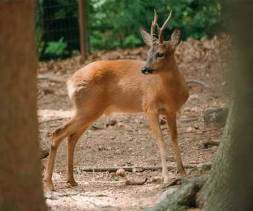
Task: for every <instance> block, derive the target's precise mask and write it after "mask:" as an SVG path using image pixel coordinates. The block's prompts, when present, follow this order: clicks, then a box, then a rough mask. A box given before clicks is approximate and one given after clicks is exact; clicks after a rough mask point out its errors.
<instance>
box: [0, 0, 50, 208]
mask: <svg viewBox="0 0 253 211" xmlns="http://www.w3.org/2000/svg"><path fill="white" fill-rule="evenodd" d="M34 2H35V1H28V0H13V1H8V0H7V1H1V2H0V70H1V71H0V134H1V135H0V143H1V145H0V155H1V157H0V171H1V172H0V210H25V211H27V210H36V211H37V210H43V211H44V210H47V208H46V205H45V202H44V197H43V191H42V185H41V173H40V161H39V147H38V124H37V114H36V111H37V108H36V91H37V90H36V68H37V60H36V51H35V42H34V38H35V36H34V24H35V23H34V19H35V17H34V6H35V4H34Z"/></svg>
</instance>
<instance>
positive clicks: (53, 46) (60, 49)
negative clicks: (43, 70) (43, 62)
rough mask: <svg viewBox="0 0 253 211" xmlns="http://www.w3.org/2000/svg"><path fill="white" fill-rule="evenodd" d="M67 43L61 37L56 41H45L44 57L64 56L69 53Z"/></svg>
mask: <svg viewBox="0 0 253 211" xmlns="http://www.w3.org/2000/svg"><path fill="white" fill-rule="evenodd" d="M67 46H68V45H67V43H66V42H64V40H63V37H62V38H61V39H60V40H58V41H51V42H48V43H47V47H46V49H45V52H44V57H45V58H53V59H54V58H64V57H67V56H68V55H69V52H68V51H67Z"/></svg>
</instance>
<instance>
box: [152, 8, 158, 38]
mask: <svg viewBox="0 0 253 211" xmlns="http://www.w3.org/2000/svg"><path fill="white" fill-rule="evenodd" d="M157 20H158V15H157V13H156V10H154V19H153V21H152V23H151V29H150V35H151V37H152V41H153V42H152V43H154V41H155V27H156V25H157Z"/></svg>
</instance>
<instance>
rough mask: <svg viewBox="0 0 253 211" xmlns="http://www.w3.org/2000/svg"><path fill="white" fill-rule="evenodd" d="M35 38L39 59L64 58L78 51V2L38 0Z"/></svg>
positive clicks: (70, 0)
mask: <svg viewBox="0 0 253 211" xmlns="http://www.w3.org/2000/svg"><path fill="white" fill-rule="evenodd" d="M36 38H37V47H38V52H39V56H40V58H41V59H52V58H59V57H60V58H64V57H67V56H69V55H70V54H71V53H72V52H73V51H75V50H79V39H80V37H79V22H78V1H75V0H38V1H37V10H36Z"/></svg>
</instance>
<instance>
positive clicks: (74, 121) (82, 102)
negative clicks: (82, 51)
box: [44, 13, 189, 190]
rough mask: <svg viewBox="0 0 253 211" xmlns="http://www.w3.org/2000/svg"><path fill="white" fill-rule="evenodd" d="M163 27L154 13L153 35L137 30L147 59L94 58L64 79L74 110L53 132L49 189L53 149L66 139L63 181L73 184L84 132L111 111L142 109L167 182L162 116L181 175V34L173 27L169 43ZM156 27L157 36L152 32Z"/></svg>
mask: <svg viewBox="0 0 253 211" xmlns="http://www.w3.org/2000/svg"><path fill="white" fill-rule="evenodd" d="M170 17H171V13H170V15H169V17H168V18H167V19H166V21H165V22H164V24H163V25H162V27H161V28H160V27H159V26H158V24H157V19H158V16H157V14H156V13H155V15H154V20H153V21H152V24H151V33H150V34H149V33H148V32H146V31H144V30H141V34H142V37H143V39H144V42H145V43H146V44H147V45H148V46H149V47H150V49H149V52H148V58H147V60H146V62H144V61H138V60H111V61H97V62H93V63H90V64H88V65H87V66H85V67H83V68H81V69H80V70H78V71H77V72H75V73H74V75H73V76H72V77H71V78H70V79H69V80H68V82H67V88H68V94H69V98H70V101H71V102H72V104H73V110H74V114H73V116H72V118H71V120H70V121H68V122H67V123H66V124H65V125H64V126H62V127H60V128H58V129H57V130H55V131H54V133H53V134H52V143H51V149H50V154H49V158H48V163H47V168H46V173H45V177H44V181H45V184H46V187H47V188H49V189H51V190H53V182H52V173H53V168H54V162H55V156H56V151H57V148H58V146H59V144H60V143H61V141H62V140H63V139H64V138H66V137H68V161H67V162H68V173H67V177H68V178H67V182H68V183H69V184H70V185H72V186H74V185H77V183H76V182H75V180H74V176H73V154H74V148H75V145H76V143H77V141H78V139H79V137H80V136H81V135H82V133H83V132H84V131H85V130H86V129H87V128H88V127H89V126H90V125H91V124H92V123H93V122H94V121H95V120H96V119H98V118H99V117H100V116H101V115H102V114H109V113H112V112H144V113H145V114H146V116H147V119H148V123H149V125H150V128H151V130H152V133H153V135H154V137H155V139H156V141H157V144H158V147H159V150H160V156H161V162H162V176H163V179H164V182H165V183H166V182H168V176H167V173H168V172H167V165H166V145H165V142H164V139H163V135H162V131H161V128H160V124H159V114H163V115H165V116H166V119H167V123H168V127H169V129H170V132H171V140H172V147H173V150H174V154H175V160H176V164H177V169H178V172H179V173H180V174H181V175H185V170H184V166H183V163H182V159H181V155H180V149H179V146H178V142H177V125H176V118H177V112H178V111H179V109H180V108H181V106H182V105H183V104H184V103H185V102H186V100H187V99H188V96H189V92H188V87H187V84H186V82H185V79H184V77H183V76H182V75H181V73H180V72H179V71H178V68H177V64H176V61H175V58H174V52H175V49H176V47H177V46H178V44H179V43H180V38H181V32H180V31H179V30H178V29H175V30H174V32H173V33H172V35H171V39H170V40H169V41H164V40H163V31H164V29H165V28H166V27H167V25H168V22H169V19H170ZM155 29H157V31H158V37H156V35H155Z"/></svg>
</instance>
